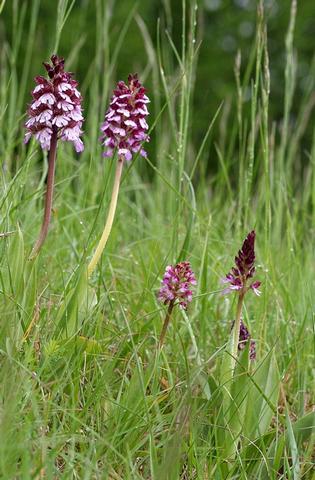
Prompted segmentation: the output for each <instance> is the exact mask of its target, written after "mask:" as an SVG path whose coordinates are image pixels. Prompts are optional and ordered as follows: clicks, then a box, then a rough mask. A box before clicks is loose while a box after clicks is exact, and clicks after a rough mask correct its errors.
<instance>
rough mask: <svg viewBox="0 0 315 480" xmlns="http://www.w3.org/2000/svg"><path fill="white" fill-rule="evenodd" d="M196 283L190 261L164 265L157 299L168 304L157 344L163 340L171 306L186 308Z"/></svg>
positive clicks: (160, 344) (171, 309)
mask: <svg viewBox="0 0 315 480" xmlns="http://www.w3.org/2000/svg"><path fill="white" fill-rule="evenodd" d="M196 284H197V281H196V277H195V274H194V272H193V271H192V269H191V266H190V263H189V262H187V261H185V262H180V263H178V264H177V265H174V266H173V265H168V266H167V267H166V270H165V273H164V277H163V280H162V285H161V288H160V291H159V294H158V299H159V300H160V301H162V302H163V303H164V305H168V310H167V314H166V317H165V320H164V324H163V327H162V332H161V335H160V340H159V346H160V347H161V346H162V345H163V342H164V337H165V334H166V330H167V327H168V324H169V321H170V317H171V314H172V311H173V308H174V306H175V305H176V304H179V306H180V308H182V309H183V310H187V306H188V303H189V302H191V301H192V297H193V291H192V287H193V286H194V285H196Z"/></svg>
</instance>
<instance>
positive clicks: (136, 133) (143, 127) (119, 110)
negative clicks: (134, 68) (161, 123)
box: [101, 74, 150, 161]
mask: <svg viewBox="0 0 315 480" xmlns="http://www.w3.org/2000/svg"><path fill="white" fill-rule="evenodd" d="M145 93H146V90H145V88H144V87H143V86H142V85H141V83H140V82H139V80H138V76H137V74H135V75H129V77H128V85H126V84H125V82H123V81H120V82H118V84H117V87H116V89H115V90H114V94H113V96H112V99H111V102H110V106H109V109H108V110H107V112H106V115H105V120H104V123H103V125H102V127H101V130H102V133H103V135H102V136H101V140H102V142H103V143H102V144H103V145H104V146H105V152H104V156H105V157H112V156H113V154H114V151H115V150H117V151H118V156H119V157H120V158H123V159H125V160H127V161H130V160H131V159H132V156H133V155H134V154H136V153H140V155H142V156H143V157H146V155H147V153H146V151H145V150H144V149H143V148H142V144H143V142H148V141H149V140H150V138H149V136H148V135H147V133H146V132H147V130H148V124H147V122H146V117H147V115H149V112H148V109H147V105H146V104H147V103H149V102H150V100H149V98H148V97H147V95H146V94H145Z"/></svg>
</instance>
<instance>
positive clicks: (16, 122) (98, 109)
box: [0, 0, 315, 480]
mask: <svg viewBox="0 0 315 480" xmlns="http://www.w3.org/2000/svg"><path fill="white" fill-rule="evenodd" d="M42 3H45V2H43V1H42V2H41V1H40V0H34V1H33V2H30V7H29V8H30V10H29V11H27V5H26V2H18V1H12V2H5V1H4V2H0V13H3V10H5V9H11V11H12V22H13V27H12V28H13V34H12V39H11V40H10V41H9V39H8V41H6V42H5V43H4V44H3V45H2V48H1V53H0V62H1V63H0V69H1V76H0V152H1V160H2V165H1V192H0V193H1V197H0V212H1V216H0V221H1V227H0V231H1V234H3V235H2V236H1V238H0V249H1V257H0V262H1V269H0V302H1V306H0V313H1V317H0V318H1V331H0V332H1V333H0V362H1V368H0V378H1V390H0V399H1V402H0V438H1V442H0V472H1V475H0V476H1V478H5V479H13V478H23V479H28V478H29V479H33V478H51V479H53V478H82V479H94V478H95V479H96V478H108V479H124V480H126V479H142V478H151V479H155V480H164V479H169V480H173V479H174V480H175V479H179V478H181V479H197V478H198V479H212V478H215V479H221V478H222V479H223V478H231V479H232V478H242V479H243V478H244V479H247V478H248V479H254V478H255V479H256V478H257V479H265V478H266V479H278V478H283V479H286V478H288V479H294V480H295V479H298V478H305V479H307V478H312V473H311V455H312V450H313V446H314V442H313V440H312V428H313V425H314V414H312V413H311V410H312V402H313V400H314V399H313V397H312V386H313V384H312V355H313V353H314V352H313V339H314V327H313V315H314V298H313V296H312V293H313V292H314V270H313V267H312V266H313V265H314V225H315V214H314V203H315V175H314V166H315V134H314V142H313V146H312V147H311V149H310V151H304V150H302V147H303V134H304V131H305V128H306V126H307V125H308V123H309V122H310V121H311V116H312V115H313V106H314V65H312V66H311V67H310V71H309V79H308V85H307V88H306V89H305V96H304V98H303V99H302V101H301V105H300V111H299V114H298V116H297V117H296V118H295V119H294V120H292V118H291V116H290V112H291V106H292V100H293V98H294V93H295V86H296V81H297V80H296V78H297V77H296V72H297V57H296V54H295V50H294V26H295V19H296V14H297V12H296V2H295V1H293V2H292V8H291V17H290V18H291V19H290V23H289V25H288V33H287V37H286V40H285V56H286V66H285V70H284V72H283V75H284V87H283V96H284V105H283V118H282V119H281V120H280V121H279V120H278V121H277V122H276V121H275V119H273V118H272V117H271V114H270V112H269V99H270V97H272V82H271V84H270V71H269V62H268V43H267V42H268V34H267V27H266V21H265V18H264V11H263V7H262V4H261V5H260V6H259V8H258V14H257V25H256V39H255V42H254V44H253V46H252V53H251V57H250V61H249V63H248V65H242V56H241V52H240V53H239V54H238V56H237V58H236V64H235V76H236V84H235V102H234V103H233V104H232V108H228V106H227V104H226V103H224V99H222V104H221V105H218V106H217V111H216V112H209V126H208V128H205V133H204V140H203V141H202V142H201V144H200V145H195V144H194V143H193V141H192V136H191V125H192V124H193V122H194V117H196V116H197V115H198V112H197V111H194V108H193V96H194V87H195V73H196V68H197V62H198V51H199V45H200V41H201V40H202V38H200V33H199V29H198V22H197V19H198V10H197V3H195V2H194V1H192V2H186V1H185V0H183V1H182V5H181V8H182V11H183V15H182V18H183V22H182V25H181V29H182V45H181V48H180V49H179V50H178V49H177V48H176V45H175V43H174V41H173V40H172V37H171V34H170V33H169V32H170V30H167V31H166V32H165V30H164V27H162V25H161V24H160V23H158V24H157V37H158V42H157V44H158V48H157V50H155V49H154V47H153V45H154V42H153V40H152V39H151V38H150V35H149V31H148V29H147V28H146V25H145V23H144V22H143V20H142V18H141V11H140V9H139V8H137V7H138V6H137V4H136V5H135V8H134V10H132V11H131V12H128V13H127V14H126V20H125V24H124V25H122V27H121V33H120V37H119V39H118V41H117V42H116V44H115V45H112V43H111V42H110V40H111V38H110V36H111V28H112V25H113V22H114V21H115V8H116V5H115V2H110V1H109V2H101V1H98V0H97V1H96V2H95V5H96V10H95V13H96V16H95V30H96V33H95V38H96V43H95V55H94V58H91V62H90V70H88V71H87V72H86V76H85V78H83V79H82V82H81V91H82V94H83V95H84V98H85V99H86V108H85V117H86V123H85V144H86V148H85V151H84V153H83V154H82V155H81V156H80V158H78V157H76V156H75V154H74V153H73V151H72V149H71V147H70V146H67V145H62V146H61V148H59V152H58V158H57V170H56V194H55V203H54V204H55V207H54V211H53V219H52V226H51V229H50V232H49V235H48V238H47V241H46V243H45V245H44V247H43V249H42V252H41V254H40V256H39V258H37V259H36V261H35V262H34V263H31V262H29V261H28V260H27V258H28V255H29V253H30V249H31V246H32V244H33V241H34V239H35V236H36V234H37V232H38V230H39V226H40V222H41V218H42V208H43V192H44V189H45V177H46V172H47V158H46V157H45V155H43V154H42V152H41V151H40V150H39V148H38V146H37V145H36V144H35V142H34V143H31V146H30V147H27V148H26V147H25V146H24V145H23V134H24V131H23V121H24V112H25V102H26V101H28V95H27V92H28V91H29V90H30V88H31V84H32V83H31V82H32V80H31V76H30V73H31V70H33V69H34V68H35V67H34V65H35V66H36V69H37V67H38V71H37V70H36V72H35V73H38V74H39V73H40V68H41V67H40V66H41V61H42V60H47V59H48V57H49V55H50V54H51V53H53V49H54V51H55V50H56V49H58V46H60V45H61V44H62V41H63V33H64V31H65V30H66V29H67V26H68V25H69V21H70V19H71V15H72V14H73V11H74V10H73V9H74V8H75V7H76V2H75V0H74V1H67V0H59V1H58V2H56V10H57V11H56V27H55V31H54V32H50V36H49V42H50V43H49V45H47V55H46V57H45V58H44V59H42V58H39V57H38V55H37V50H36V44H35V43H34V42H33V39H34V35H35V34H36V31H37V29H38V26H39V24H40V22H41V19H40V18H39V16H38V12H39V7H40V5H41V4H42ZM164 3H165V11H166V14H168V15H170V13H169V12H170V10H169V4H168V2H164ZM84 5H85V3H84V2H82V6H81V8H82V12H81V17H80V21H81V22H82V23H81V25H82V30H83V26H84V16H85V6H84ZM0 19H1V17H0ZM26 19H27V20H26ZM26 21H27V22H28V25H27V31H28V34H27V36H26V37H23V38H22V31H25V22H26ZM134 21H135V22H136V24H137V25H138V28H139V35H141V36H142V40H143V51H145V52H146V55H147V56H146V58H144V59H143V72H139V74H140V78H141V79H142V81H143V83H145V81H146V78H148V77H152V82H153V85H154V89H153V91H151V92H149V95H150V97H151V100H152V104H151V117H150V125H151V127H152V128H151V132H150V134H151V137H152V139H153V138H154V142H152V146H151V151H150V155H149V158H148V159H147V160H143V159H140V158H138V159H137V160H136V161H135V162H134V163H133V164H132V165H131V166H130V167H129V168H125V170H124V174H123V179H122V187H121V192H120V199H119V203H118V209H117V215H116V219H115V223H114V228H113V230H112V232H111V236H110V238H109V242H108V244H107V247H106V250H105V252H104V254H103V256H102V260H101V262H100V264H99V265H98V268H97V269H96V271H95V273H94V275H93V276H92V278H91V279H90V280H89V282H88V284H87V283H86V276H85V275H83V273H82V272H84V270H85V268H86V264H87V261H88V260H89V259H90V258H91V254H92V252H93V249H94V247H95V246H96V244H97V241H98V239H99V236H100V234H101V232H102V227H103V224H104V219H105V216H106V213H107V209H108V205H109V200H110V192H111V185H112V182H113V175H114V168H115V165H114V162H112V161H111V160H106V161H105V160H102V157H101V148H100V145H99V143H98V136H99V125H100V121H101V119H102V117H103V114H104V111H105V108H106V104H107V101H108V98H109V94H110V90H111V88H112V85H113V84H114V83H115V81H116V80H118V79H117V78H115V66H116V65H117V63H119V62H120V61H122V59H123V47H124V43H125V42H127V41H128V29H129V27H130V24H131V23H132V22H134ZM168 25H171V18H170V16H169V17H168ZM79 27H80V24H79V26H78V31H77V32H76V42H75V43H74V44H73V47H72V49H71V51H70V54H69V58H68V59H66V62H67V67H68V68H69V69H70V70H75V67H76V65H78V64H79V62H80V55H82V45H83V42H84V38H83V37H81V35H83V34H84V32H83V31H81V30H80V28H79ZM178 28H179V26H178ZM22 42H23V45H24V48H26V50H25V51H26V54H25V57H24V64H23V71H22V73H21V72H19V71H18V70H17V58H20V57H19V55H20V52H21V44H22ZM57 53H58V52H57ZM135 64H137V65H138V59H135ZM31 67H32V68H31ZM141 73H143V76H141ZM218 73H219V72H218ZM248 89H250V92H251V99H250V107H249V108H248V104H247V103H246V102H245V100H244V94H245V92H247V91H248ZM206 101H207V99H206V98H205V102H206ZM313 118H314V117H313ZM214 126H216V127H218V128H216V129H214ZM153 145H154V148H153ZM210 147H211V151H215V152H216V155H217V162H218V166H219V168H218V170H217V173H216V174H213V175H210V174H209V173H208V171H207V157H208V150H209V148H210ZM253 227H254V228H255V230H256V233H257V252H256V255H257V259H258V264H259V265H258V268H257V276H259V278H260V279H261V280H262V291H263V293H262V296H261V297H260V298H259V299H254V298H253V296H252V297H251V296H250V295H248V299H246V305H245V312H244V319H245V321H246V323H247V325H249V327H250V330H251V332H252V335H253V337H254V338H255V340H256V342H257V361H256V362H255V364H254V365H252V366H251V367H250V368H248V365H247V364H246V362H245V360H244V357H240V359H239V362H238V366H237V371H236V374H235V377H234V380H233V382H231V381H230V383H229V386H228V388H226V384H224V383H220V373H219V370H220V364H221V362H222V358H224V355H226V353H224V352H225V350H224V349H225V345H226V343H227V341H228V337H229V333H230V327H231V322H232V320H233V315H234V313H233V312H235V304H234V303H235V302H234V299H233V296H229V297H223V296H221V295H220V294H219V291H220V289H221V287H220V278H222V277H223V276H224V274H225V273H226V272H227V271H228V270H229V268H230V266H231V265H232V263H233V256H234V254H235V253H236V252H237V250H238V248H239V246H240V244H241V242H242V240H243V238H244V237H245V235H246V234H247V232H248V231H249V230H250V229H251V228H253ZM184 258H189V260H190V261H191V264H192V266H193V269H194V271H195V273H196V276H197V279H198V289H197V292H196V295H195V297H194V301H193V303H192V305H191V306H190V309H189V310H188V313H187V314H186V313H185V312H182V313H181V312H180V311H178V312H177V313H176V314H175V315H174V318H173V319H172V322H173V323H172V325H171V326H170V328H169V330H168V333H167V337H166V341H165V346H164V349H163V350H162V352H161V353H159V354H157V351H156V343H157V340H158V336H159V333H160V330H161V326H162V322H163V319H164V315H165V308H164V307H163V306H161V305H160V304H159V303H158V302H157V297H156V292H157V289H158V288H159V284H160V279H161V276H162V274H163V271H164V268H165V265H166V264H168V263H173V262H175V261H177V260H182V259H184ZM246 307H248V310H247V308H246ZM226 392H229V395H230V403H229V409H228V410H226V408H222V405H223V404H225V405H226ZM224 398H225V400H224Z"/></svg>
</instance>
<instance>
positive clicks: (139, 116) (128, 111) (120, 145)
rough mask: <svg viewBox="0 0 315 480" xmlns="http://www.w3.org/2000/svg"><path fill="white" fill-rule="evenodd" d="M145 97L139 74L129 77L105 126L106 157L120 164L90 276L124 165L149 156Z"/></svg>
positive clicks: (110, 222)
mask: <svg viewBox="0 0 315 480" xmlns="http://www.w3.org/2000/svg"><path fill="white" fill-rule="evenodd" d="M145 93H146V89H145V88H144V87H143V86H142V85H141V83H140V82H139V80H138V76H137V75H136V74H135V75H129V77H128V85H126V84H125V82H123V81H120V82H118V84H117V86H116V89H115V90H114V93H113V96H112V98H111V102H110V106H109V108H108V110H107V112H106V114H105V120H104V123H103V124H102V126H101V131H102V136H101V138H100V140H101V142H102V145H104V146H105V152H104V153H103V155H104V156H105V157H112V156H113V155H114V153H115V152H117V154H118V160H117V165H116V173H115V180H114V185H113V191H112V197H111V202H110V206H109V212H108V216H107V220H106V223H105V227H104V230H103V234H102V237H101V239H100V241H99V243H98V245H97V247H96V250H95V253H94V255H93V257H92V259H91V261H90V263H89V265H88V276H90V275H91V274H92V273H93V271H94V270H95V267H96V265H97V263H98V261H99V259H100V257H101V255H102V252H103V250H104V248H105V246H106V243H107V240H108V238H109V235H110V232H111V228H112V225H113V221H114V217H115V212H116V207H117V200H118V193H119V187H120V180H121V174H122V170H123V165H124V163H125V161H127V162H129V161H130V160H131V159H132V157H133V155H134V154H137V153H140V155H142V156H143V157H145V156H146V155H147V153H146V151H145V150H144V149H143V148H142V144H143V142H148V141H149V140H150V138H149V136H148V135H147V133H146V131H147V130H148V128H149V127H148V124H147V122H146V116H147V115H149V112H148V109H147V105H146V104H147V103H149V102H150V100H149V98H148V97H147V95H146V94H145Z"/></svg>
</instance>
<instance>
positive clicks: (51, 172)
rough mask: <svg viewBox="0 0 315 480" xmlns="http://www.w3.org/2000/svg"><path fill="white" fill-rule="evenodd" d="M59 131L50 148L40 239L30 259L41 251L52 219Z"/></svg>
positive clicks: (53, 136)
mask: <svg viewBox="0 0 315 480" xmlns="http://www.w3.org/2000/svg"><path fill="white" fill-rule="evenodd" d="M57 141H58V138H57V131H54V132H53V133H52V136H51V140H50V150H49V156H48V174H47V188H46V195H45V211H44V219H43V223H42V227H41V230H40V233H39V236H38V239H37V241H36V243H35V245H34V247H33V250H32V252H31V254H30V256H29V260H33V259H34V258H35V257H36V256H37V255H38V252H39V251H40V249H41V247H42V245H43V243H44V242H45V239H46V237H47V233H48V229H49V224H50V219H51V210H52V202H53V194H54V180H55V165H56V154H57Z"/></svg>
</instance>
